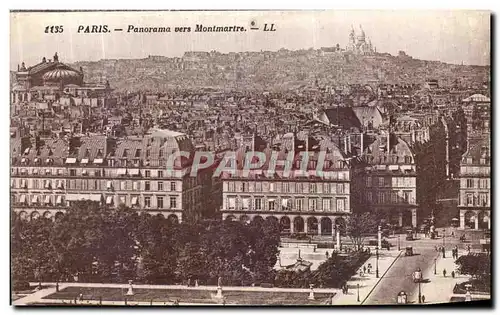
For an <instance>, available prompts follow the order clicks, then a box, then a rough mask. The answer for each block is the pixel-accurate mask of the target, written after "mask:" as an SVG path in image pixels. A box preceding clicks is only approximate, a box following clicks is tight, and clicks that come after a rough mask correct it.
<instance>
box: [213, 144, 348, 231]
mask: <svg viewBox="0 0 500 315" xmlns="http://www.w3.org/2000/svg"><path fill="white" fill-rule="evenodd" d="M297 147H300V145H299V146H297V145H296V146H295V148H294V149H293V150H292V148H291V147H290V148H288V149H290V151H288V149H286V148H283V147H281V149H279V151H278V150H270V149H266V150H264V152H263V153H264V154H265V155H266V163H265V164H264V165H263V166H262V167H260V168H257V169H251V170H246V171H245V170H244V169H241V168H238V169H237V171H236V172H224V173H223V174H222V176H221V179H222V184H223V189H222V193H223V195H222V199H223V205H222V210H221V212H222V217H223V219H232V220H241V221H244V222H246V221H249V220H259V219H273V220H276V221H278V222H279V223H280V227H281V231H282V233H285V234H296V233H306V234H310V235H333V233H335V229H336V228H337V227H339V228H345V224H346V222H347V221H348V218H349V216H350V214H351V206H350V204H351V201H350V181H351V175H350V169H349V167H348V165H347V163H345V157H344V155H343V153H342V152H341V151H340V150H339V149H338V148H337V147H336V146H335V145H334V144H332V143H322V144H321V145H319V146H318V147H317V148H316V150H315V151H313V150H309V151H308V150H305V148H307V145H305V147H303V148H302V151H300V150H297ZM253 153H254V152H253V151H249V152H246V154H253ZM304 153H306V154H307V156H308V159H307V162H304V161H305V159H303V158H302V157H301V156H303V155H302V154H304ZM322 155H324V159H323V157H322ZM235 158H236V159H237V160H238V165H240V166H241V165H244V162H243V155H240V156H236V157H235ZM274 158H275V159H276V160H275V161H274V162H271V163H275V164H276V167H275V168H274V170H273V168H271V167H270V164H269V161H272V160H273V159H274ZM321 161H324V162H321ZM287 163H290V164H287ZM301 163H304V164H301Z"/></svg>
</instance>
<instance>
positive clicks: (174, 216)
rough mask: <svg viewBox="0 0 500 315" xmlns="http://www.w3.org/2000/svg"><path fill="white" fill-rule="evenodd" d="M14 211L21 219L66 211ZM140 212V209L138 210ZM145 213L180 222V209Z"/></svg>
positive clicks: (58, 209)
mask: <svg viewBox="0 0 500 315" xmlns="http://www.w3.org/2000/svg"><path fill="white" fill-rule="evenodd" d="M14 212H15V213H16V215H17V216H18V217H19V218H20V219H21V220H36V219H38V218H40V217H44V218H47V219H52V220H57V219H58V218H60V217H62V216H63V215H64V213H65V212H66V209H63V208H55V209H51V208H43V209H42V208H19V209H17V208H15V209H14ZM139 212H140V211H139ZM147 213H148V214H150V215H152V216H158V217H163V218H166V219H169V220H172V221H174V222H179V223H180V222H182V219H183V218H182V212H181V211H164V210H147Z"/></svg>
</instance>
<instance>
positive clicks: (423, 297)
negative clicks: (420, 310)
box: [422, 295, 425, 303]
mask: <svg viewBox="0 0 500 315" xmlns="http://www.w3.org/2000/svg"><path fill="white" fill-rule="evenodd" d="M422 303H425V295H422Z"/></svg>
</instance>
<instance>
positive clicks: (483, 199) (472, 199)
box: [462, 193, 490, 207]
mask: <svg viewBox="0 0 500 315" xmlns="http://www.w3.org/2000/svg"><path fill="white" fill-rule="evenodd" d="M489 199H490V198H489V194H488V193H478V194H473V193H468V194H465V198H464V199H463V200H462V205H466V206H480V207H487V206H490V201H489Z"/></svg>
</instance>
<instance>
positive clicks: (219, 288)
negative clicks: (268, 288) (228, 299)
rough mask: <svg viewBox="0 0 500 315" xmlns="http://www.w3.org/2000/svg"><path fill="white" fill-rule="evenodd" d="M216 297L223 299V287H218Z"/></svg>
mask: <svg viewBox="0 0 500 315" xmlns="http://www.w3.org/2000/svg"><path fill="white" fill-rule="evenodd" d="M215 297H216V298H218V299H222V298H223V296H222V288H221V287H217V294H216V295H215Z"/></svg>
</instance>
